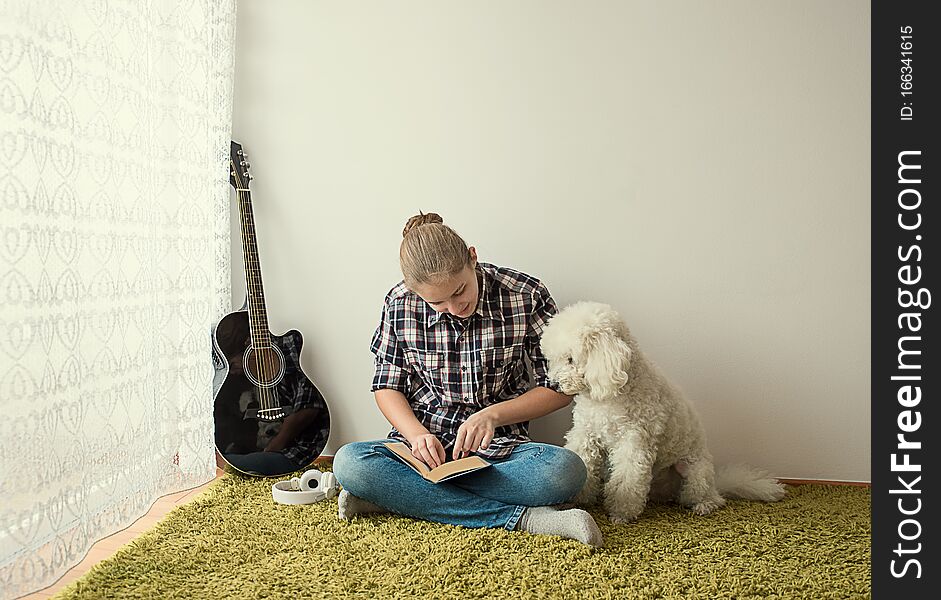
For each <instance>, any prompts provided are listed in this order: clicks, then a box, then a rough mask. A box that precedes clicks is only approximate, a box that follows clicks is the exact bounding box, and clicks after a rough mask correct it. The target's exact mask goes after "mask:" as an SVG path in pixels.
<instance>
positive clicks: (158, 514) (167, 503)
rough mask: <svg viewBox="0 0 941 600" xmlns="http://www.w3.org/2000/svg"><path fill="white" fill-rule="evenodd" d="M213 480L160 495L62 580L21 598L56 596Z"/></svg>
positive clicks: (92, 548)
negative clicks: (151, 504) (141, 514)
mask: <svg viewBox="0 0 941 600" xmlns="http://www.w3.org/2000/svg"><path fill="white" fill-rule="evenodd" d="M222 473H223V471H222V469H216V479H218V478H219V477H220V476H221V475H222ZM210 483H212V481H210V482H209V483H207V484H205V485H202V486H200V487H198V488H196V489H192V490H187V491H185V492H177V493H175V494H169V495H166V496H162V497H160V498H158V499H157V501H156V502H154V505H153V506H152V507H151V509H150V511H149V512H148V513H147V514H146V515H144V516H143V517H141V518H139V519H138V520H136V521H134V523H133V524H132V525H131V526H130V527H128V528H127V529H124V530H122V531H119V532H117V533H115V534H114V535H111V536H108V537H106V538H104V539H103V540H100V541H99V542H97V543H96V544H95V545H94V546H92V547H91V550H89V551H88V554H87V555H86V556H85V558H84V559H83V560H82V562H80V563H78V564H77V565H75V566H74V567H72V568H71V569H70V570H69V571H68V572H67V573H66V574H65V575H63V576H62V578H61V579H59V581H57V582H55V583H54V584H52V585H51V586H49V587H47V588H44V589H42V590H40V591H38V592H35V593H32V594H29V595H28V596H23V597H22V600H26V599H32V598H50V597H52V596H53V595H55V594H57V593H59V591H61V590H62V588H64V587H65V586H66V585H68V584H70V583H72V582H73V581H75V580H76V579H78V578H79V577H81V576H82V575H84V574H85V573H87V572H88V570H89V569H91V568H92V567H93V566H94V565H96V564H97V563H99V562H101V561H103V560H105V559H106V558H109V557H110V556H111V555H112V554H114V553H115V552H117V551H118V548H120V547H121V546H123V545H125V544H127V543H128V542H130V541H131V540H133V539H134V538H136V537H137V536H139V535H140V534H142V533H144V532H145V531H147V530H148V529H150V528H152V527H153V526H154V525H156V524H157V521H159V520H160V519H162V518H163V517H164V515H166V514H167V513H168V512H170V511H171V510H173V509H174V508H176V507H177V506H182V505H184V504H186V503H187V502H190V501H192V500H193V499H195V498H196V496H198V495H199V494H200V493H202V491H203V490H204V489H206V488H207V487H208V486H209V484H210Z"/></svg>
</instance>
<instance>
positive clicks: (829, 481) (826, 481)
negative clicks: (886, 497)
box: [778, 478, 872, 488]
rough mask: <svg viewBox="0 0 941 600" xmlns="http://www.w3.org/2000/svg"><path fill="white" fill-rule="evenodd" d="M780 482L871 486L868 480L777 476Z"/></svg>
mask: <svg viewBox="0 0 941 600" xmlns="http://www.w3.org/2000/svg"><path fill="white" fill-rule="evenodd" d="M778 481H780V482H781V483H786V484H787V485H849V486H853V487H865V488H868V487H872V483H870V482H868V481H838V480H835V479H783V478H778Z"/></svg>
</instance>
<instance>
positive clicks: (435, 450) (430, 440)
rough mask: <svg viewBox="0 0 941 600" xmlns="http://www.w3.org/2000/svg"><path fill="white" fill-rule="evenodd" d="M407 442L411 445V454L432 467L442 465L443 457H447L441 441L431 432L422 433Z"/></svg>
mask: <svg viewBox="0 0 941 600" xmlns="http://www.w3.org/2000/svg"><path fill="white" fill-rule="evenodd" d="M409 444H410V445H411V446H412V456H414V457H415V458H417V459H418V460H420V461H422V462H423V463H425V464H426V465H428V466H429V467H430V468H432V469H434V468H435V467H437V466H439V465H443V464H444V459H445V458H447V457H446V455H445V453H444V446H442V445H441V441H440V440H438V438H437V437H435V434H433V433H423V434H422V435H420V436H418V437H416V438H415V439H414V440H410V441H409Z"/></svg>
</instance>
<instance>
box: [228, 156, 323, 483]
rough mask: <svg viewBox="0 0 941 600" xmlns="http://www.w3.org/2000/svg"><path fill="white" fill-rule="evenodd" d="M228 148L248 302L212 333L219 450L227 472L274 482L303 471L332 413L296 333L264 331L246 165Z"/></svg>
mask: <svg viewBox="0 0 941 600" xmlns="http://www.w3.org/2000/svg"><path fill="white" fill-rule="evenodd" d="M244 158H245V155H244V153H243V152H242V149H241V146H240V145H238V144H237V143H236V142H232V158H231V162H230V164H231V168H232V172H231V175H232V180H231V181H232V185H233V187H234V188H235V189H236V191H237V192H238V196H239V209H240V212H241V217H242V243H243V251H244V257H245V266H246V287H247V300H246V303H245V306H243V307H242V309H241V310H238V311H235V312H232V313H229V314H228V315H226V316H225V317H223V318H222V320H220V321H219V323H218V324H217V325H216V327H215V329H214V330H213V334H212V339H213V362H214V364H215V367H216V374H215V377H214V379H213V387H214V392H215V399H214V405H213V421H214V425H215V444H216V450H218V452H219V455H220V456H221V457H222V459H223V461H224V462H225V465H224V468H225V469H226V470H227V471H234V472H237V473H240V474H243V475H256V476H263V477H279V476H283V475H286V474H289V473H292V472H294V471H298V470H301V469H303V468H305V467H307V466H308V465H309V464H310V463H312V462H313V461H314V459H315V458H317V457H318V456H320V454H321V452H323V449H324V447H325V446H326V443H327V437H328V436H329V434H330V413H329V411H328V410H327V403H326V401H325V400H324V397H323V395H322V394H321V393H320V390H318V389H317V386H315V385H314V383H313V382H312V381H311V380H310V378H309V377H307V375H306V374H305V373H304V371H303V369H301V364H300V358H301V348H302V346H303V343H304V340H303V337H302V336H301V334H300V332H298V331H297V330H291V331H288V332H287V333H285V334H284V335H281V336H276V335H272V334H271V332H270V331H269V330H268V316H267V312H266V309H265V301H264V291H263V288H262V284H261V270H260V265H259V261H258V249H257V246H256V239H255V225H254V218H253V215H252V208H251V196H250V194H249V192H248V180H250V179H251V177H250V176H249V175H248V163H247V161H245V160H244Z"/></svg>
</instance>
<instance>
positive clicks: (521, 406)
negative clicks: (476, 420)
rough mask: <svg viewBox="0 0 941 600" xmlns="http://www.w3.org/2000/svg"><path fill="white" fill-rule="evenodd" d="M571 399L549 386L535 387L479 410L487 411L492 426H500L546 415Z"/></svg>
mask: <svg viewBox="0 0 941 600" xmlns="http://www.w3.org/2000/svg"><path fill="white" fill-rule="evenodd" d="M571 401H572V397H571V396H566V395H565V394H560V393H559V392H556V391H554V390H550V389H549V388H545V387H535V388H533V389H531V390H529V391H528V392H525V393H523V394H520V395H519V396H517V397H516V398H513V399H512V400H504V401H503V402H497V403H496V404H491V405H490V406H488V407H487V408H485V409H483V410H481V411H480V412H481V413H487V416H488V417H489V418H490V419H491V420H492V422H493V425H494V427H502V426H503V425H512V424H514V423H522V422H523V421H531V420H533V419H537V418H539V417H542V416H545V415H548V414H549V413H552V412H555V411H557V410H559V409H560V408H562V407H564V406H568V405H569V403H570V402H571ZM478 414H479V413H478Z"/></svg>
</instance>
